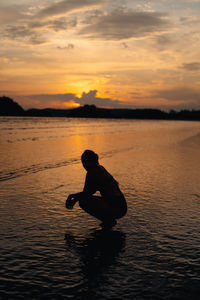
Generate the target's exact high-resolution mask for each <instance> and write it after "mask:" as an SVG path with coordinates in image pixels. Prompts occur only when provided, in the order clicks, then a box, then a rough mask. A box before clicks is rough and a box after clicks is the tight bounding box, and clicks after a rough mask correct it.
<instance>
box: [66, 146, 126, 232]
mask: <svg viewBox="0 0 200 300" xmlns="http://www.w3.org/2000/svg"><path fill="white" fill-rule="evenodd" d="M81 161H82V164H83V166H84V168H85V169H86V171H87V175H86V179H85V186H84V189H83V191H82V192H80V193H76V194H71V195H69V196H68V198H67V201H66V208H69V209H70V208H73V206H74V205H75V203H76V202H77V201H78V202H79V205H80V207H81V208H82V209H83V210H84V211H86V212H87V213H89V214H90V215H92V216H94V217H96V218H97V219H99V220H101V221H102V224H101V226H102V227H112V226H114V225H115V224H116V219H119V218H121V217H123V216H124V215H125V214H126V211H127V205H126V200H125V198H124V195H123V194H122V192H121V191H120V188H119V185H118V183H117V181H116V180H115V179H114V178H113V177H112V175H110V174H109V173H108V171H106V169H105V168H104V167H103V166H101V165H99V162H98V155H97V154H96V153H94V152H93V151H91V150H86V151H85V152H84V153H83V154H82V156H81ZM96 191H99V192H100V194H101V196H95V195H93V194H94V193H95V192H96Z"/></svg>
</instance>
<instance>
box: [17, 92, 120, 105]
mask: <svg viewBox="0 0 200 300" xmlns="http://www.w3.org/2000/svg"><path fill="white" fill-rule="evenodd" d="M15 98H17V99H19V100H20V101H22V102H24V103H26V104H25V105H24V106H26V107H30V106H32V107H40V108H41V107H51V106H55V103H57V107H59V106H60V107H63V105H64V104H67V103H68V102H69V104H70V103H71V102H72V101H73V102H75V103H78V104H80V105H85V104H88V105H96V106H98V107H124V104H123V103H122V102H120V101H118V100H113V99H111V98H100V97H97V90H91V91H89V92H88V93H85V92H83V93H82V96H81V97H80V98H78V97H77V96H76V94H72V93H68V94H38V95H28V96H17V97H15Z"/></svg>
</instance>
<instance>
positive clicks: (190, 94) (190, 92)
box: [154, 87, 200, 104]
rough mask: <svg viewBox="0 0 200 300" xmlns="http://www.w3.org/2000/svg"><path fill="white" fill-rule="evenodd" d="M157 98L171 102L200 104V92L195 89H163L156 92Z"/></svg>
mask: <svg viewBox="0 0 200 300" xmlns="http://www.w3.org/2000/svg"><path fill="white" fill-rule="evenodd" d="M154 97H155V98H162V99H166V100H169V101H183V102H188V103H191V102H192V103H199V104H200V91H197V90H196V89H193V88H187V87H177V88H173V89H163V90H160V91H156V92H155V95H154Z"/></svg>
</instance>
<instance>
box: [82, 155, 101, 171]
mask: <svg viewBox="0 0 200 300" xmlns="http://www.w3.org/2000/svg"><path fill="white" fill-rule="evenodd" d="M98 159H99V157H98V155H97V154H96V153H95V152H94V151H92V150H85V151H84V152H83V154H82V155H81V161H82V164H83V166H84V168H85V169H86V170H89V169H90V168H92V167H94V166H96V165H98V163H99V162H98Z"/></svg>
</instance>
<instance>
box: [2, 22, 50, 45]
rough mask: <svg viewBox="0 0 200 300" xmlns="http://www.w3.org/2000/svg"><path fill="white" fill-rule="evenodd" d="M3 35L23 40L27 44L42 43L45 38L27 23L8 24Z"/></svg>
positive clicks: (44, 41)
mask: <svg viewBox="0 0 200 300" xmlns="http://www.w3.org/2000/svg"><path fill="white" fill-rule="evenodd" d="M3 35H4V37H6V38H9V39H12V40H18V41H23V42H25V43H27V44H32V45H39V44H44V43H46V42H47V40H46V39H45V38H44V37H42V36H41V34H40V33H39V32H37V31H34V30H33V29H31V28H30V27H29V26H28V25H18V26H8V27H7V29H6V30H5V32H4V34H3Z"/></svg>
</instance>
